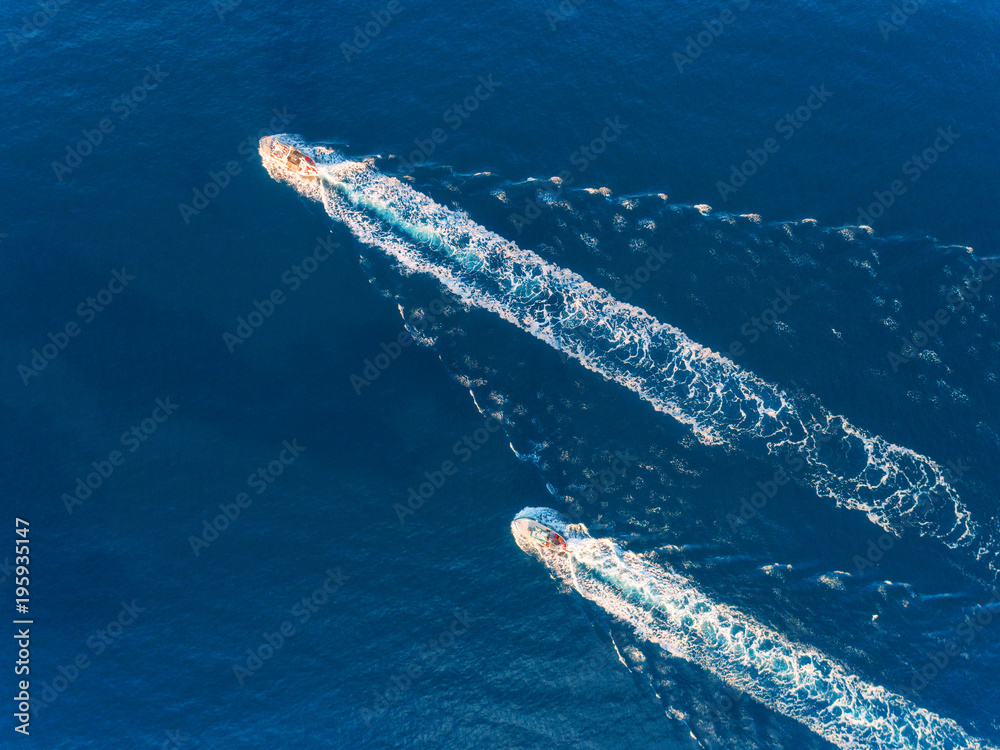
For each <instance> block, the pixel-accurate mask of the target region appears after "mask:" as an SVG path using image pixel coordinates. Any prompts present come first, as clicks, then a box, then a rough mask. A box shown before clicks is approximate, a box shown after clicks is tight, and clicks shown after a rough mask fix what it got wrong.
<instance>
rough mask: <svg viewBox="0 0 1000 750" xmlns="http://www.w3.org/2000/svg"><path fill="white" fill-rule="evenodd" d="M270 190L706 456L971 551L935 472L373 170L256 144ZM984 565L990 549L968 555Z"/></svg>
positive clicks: (961, 513) (286, 145) (312, 151)
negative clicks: (725, 449) (710, 453)
mask: <svg viewBox="0 0 1000 750" xmlns="http://www.w3.org/2000/svg"><path fill="white" fill-rule="evenodd" d="M260 153H261V158H262V162H263V163H264V166H265V167H266V168H267V170H268V172H269V173H270V174H271V176H272V177H274V178H275V179H278V180H282V181H285V182H288V183H290V184H291V185H292V186H293V187H295V188H296V189H297V190H298V191H299V192H300V193H302V194H303V195H306V196H308V197H311V198H313V199H315V200H317V201H320V202H321V203H322V204H323V206H324V207H325V209H326V211H327V213H328V214H329V215H330V216H331V217H332V218H334V219H337V220H338V221H341V222H343V223H344V224H346V225H347V226H348V227H349V228H350V229H351V230H352V231H353V232H354V234H355V235H356V236H357V238H358V239H359V240H360V241H362V242H363V243H366V244H368V245H372V246H374V247H377V248H379V249H380V250H382V251H383V252H384V253H386V254H387V255H388V256H390V257H391V258H392V259H393V260H394V261H395V262H396V263H398V264H399V265H400V266H401V267H402V269H404V271H405V272H407V273H426V274H429V275H430V276H433V277H434V278H435V279H437V280H438V281H439V282H440V283H441V284H443V285H444V286H445V287H446V288H447V289H449V290H450V291H451V292H452V293H453V294H454V295H456V296H457V297H458V298H459V299H461V300H462V301H463V302H464V303H466V304H468V305H474V306H477V307H480V308H484V309H486V310H489V311H491V312H493V313H496V314H497V315H499V316H500V317H502V318H503V319H504V320H507V321H508V322H510V323H512V324H513V325H515V326H518V327H519V328H521V329H523V330H525V331H527V332H528V333H530V334H531V335H532V336H535V337H536V338H538V339H540V340H542V341H545V342H546V343H548V344H549V345H551V346H552V347H554V348H556V349H557V350H559V351H560V352H563V353H565V354H566V355H567V356H568V357H572V358H573V359H575V360H577V361H578V362H580V363H581V364H582V365H583V366H584V367H586V368H588V369H590V370H592V371H594V372H596V373H598V374H600V375H601V376H603V377H604V378H606V379H608V380H611V381H614V382H616V383H618V384H620V385H622V386H624V387H626V388H628V389H630V390H631V391H633V392H635V393H636V394H638V395H639V396H640V397H641V398H643V399H644V400H646V401H647V402H649V403H650V404H651V405H652V406H653V408H655V409H656V410H657V411H660V412H663V413H665V414H669V415H670V416H671V417H673V418H674V419H676V420H678V421H680V422H682V423H683V424H685V425H688V426H689V427H690V428H691V430H692V431H693V432H694V434H695V436H696V437H697V438H698V439H699V440H700V441H701V442H702V443H704V444H707V445H725V446H730V447H736V446H739V447H741V448H743V449H746V450H748V451H750V452H756V453H763V454H770V455H772V456H778V455H780V454H782V453H784V452H786V451H789V450H795V451H796V454H797V455H799V456H801V457H802V458H803V459H804V460H805V463H806V466H805V468H804V469H803V470H802V472H800V473H799V475H798V477H797V478H798V480H799V481H801V482H803V483H805V484H807V485H809V486H812V487H813V488H815V490H816V492H817V493H818V494H819V495H820V496H823V497H827V498H831V499H833V500H834V501H835V502H836V504H837V505H838V506H840V507H843V508H849V509H854V510H861V511H864V512H865V513H867V514H868V517H869V518H870V519H871V520H872V521H873V522H874V523H876V524H878V525H879V526H881V527H882V528H883V529H885V530H887V531H890V532H893V533H895V534H897V535H900V534H901V533H902V531H903V530H904V529H905V528H907V527H913V528H915V529H917V530H918V531H919V533H920V534H921V535H924V536H928V537H931V538H936V539H939V540H941V541H942V542H944V543H945V544H946V545H947V546H949V547H953V548H955V547H973V549H974V550H975V547H977V546H979V545H974V544H973V543H974V542H975V541H976V539H977V537H978V535H979V529H978V524H976V522H975V521H973V520H971V519H970V516H969V512H968V510H967V509H966V508H965V506H964V505H963V503H962V502H961V501H960V499H959V497H958V493H957V492H956V491H955V489H954V488H953V487H951V485H950V484H949V483H948V481H947V479H946V477H945V473H944V471H943V469H942V467H941V466H940V465H938V464H937V463H936V462H934V461H933V460H931V459H930V458H927V457H926V456H922V455H920V454H918V453H915V452H914V451H912V450H910V449H908V448H904V447H901V446H898V445H894V444H892V443H889V442H887V441H886V440H884V439H883V438H881V437H879V436H877V435H870V434H867V433H866V432H865V431H863V430H861V429H859V428H857V427H855V426H853V425H852V424H850V423H849V422H848V421H847V419H846V418H844V417H842V416H837V415H834V414H831V413H830V412H828V411H827V410H826V409H824V408H823V407H822V406H820V405H818V404H814V403H812V402H805V401H803V400H801V399H795V398H792V397H790V396H789V395H788V394H786V393H785V392H784V391H782V390H781V389H779V388H778V387H777V386H774V385H772V384H769V383H766V382H764V381H763V380H761V379H760V378H758V377H757V376H755V375H754V374H753V373H751V372H748V371H746V370H743V369H741V368H740V367H738V366H737V365H736V364H735V363H733V362H732V361H731V360H729V359H727V358H726V357H723V356H722V355H720V354H717V353H716V352H714V351H712V350H710V349H708V348H706V347H704V346H702V345H700V344H698V343H696V342H694V341H692V340H691V339H690V338H688V336H687V335H686V334H685V333H684V332H683V331H681V330H679V329H677V328H675V327H674V326H671V325H669V324H667V323H662V322H660V321H658V320H656V319H655V318H654V317H653V316H651V315H650V314H649V313H647V312H646V311H644V310H642V309H640V308H638V307H635V306H633V305H629V304H626V303H623V302H620V301H619V300H617V299H615V298H614V297H612V296H611V295H610V294H609V293H608V292H606V291H605V290H603V289H601V288H599V287H596V286H594V285H592V284H590V283H589V282H587V281H586V280H585V279H583V278H582V277H581V276H579V275H578V274H576V273H574V272H572V271H570V270H568V269H565V268H560V267H559V266H556V265H553V264H551V263H548V262H546V261H545V260H544V259H543V258H541V257H540V256H539V255H537V254H536V253H534V252H531V251H529V250H524V249H522V248H520V247H518V246H517V245H515V244H514V243H513V242H511V241H509V240H507V239H504V238H503V237H501V236H499V235H497V234H494V233H493V232H490V231H488V230H486V229H484V228H483V227H481V226H479V225H477V224H476V223H475V222H474V221H472V220H471V219H470V218H469V217H468V216H467V215H465V214H464V213H463V212H461V211H456V210H453V209H449V208H446V207H444V206H441V205H440V204H438V203H435V202H434V201H433V200H431V199H430V198H428V197H427V196H425V195H423V194H422V193H420V192H418V191H416V190H414V189H413V188H411V187H409V186H408V185H405V184H404V183H402V182H401V181H400V180H398V179H396V178H394V177H390V176H387V175H384V174H382V173H380V172H379V171H378V170H377V169H375V168H374V166H373V165H372V164H371V163H370V160H369V161H352V160H349V159H347V158H345V157H344V156H343V155H342V154H340V153H339V152H337V151H334V150H331V149H328V148H324V147H310V146H308V145H307V144H306V143H305V142H303V141H302V140H301V139H300V138H299V137H297V136H291V135H278V136H273V137H267V138H263V139H261V143H260ZM975 551H976V552H977V553H978V554H983V553H984V551H985V550H982V549H978V550H975Z"/></svg>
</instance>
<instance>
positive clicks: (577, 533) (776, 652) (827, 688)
mask: <svg viewBox="0 0 1000 750" xmlns="http://www.w3.org/2000/svg"><path fill="white" fill-rule="evenodd" d="M525 515H527V516H529V517H532V518H536V519H538V520H540V521H542V522H543V523H545V524H546V525H548V526H549V527H551V528H553V529H555V530H556V531H558V532H559V533H560V534H562V535H563V537H564V538H565V539H566V541H567V544H568V546H569V547H570V549H572V550H573V553H572V554H565V553H562V552H556V551H551V550H542V549H540V548H539V547H537V546H535V545H534V544H532V543H531V542H530V541H526V540H524V539H523V538H521V537H520V536H519V535H518V534H517V533H516V530H515V529H514V528H513V526H512V528H511V531H512V533H513V534H514V537H515V539H516V540H517V542H518V544H519V545H520V546H521V547H522V549H524V550H525V552H528V553H530V554H534V555H536V556H537V557H539V558H540V559H541V560H542V561H543V562H544V563H545V565H546V566H547V567H548V568H549V570H550V571H551V573H552V574H553V576H554V577H556V578H557V579H559V580H561V581H563V582H565V583H566V584H567V585H569V586H571V587H572V588H574V589H576V591H578V592H579V593H580V594H581V595H582V596H584V597H585V598H587V599H589V600H590V601H592V602H594V603H595V604H597V605H598V606H600V607H601V608H603V609H604V610H606V611H607V612H609V613H610V614H612V615H613V616H615V617H617V618H619V619H620V620H623V621H624V622H627V623H629V624H630V625H632V627H634V628H635V631H636V633H637V634H638V635H639V636H640V637H642V638H643V639H645V640H648V641H651V642H653V643H656V644H658V645H659V646H660V647H662V648H663V649H665V650H666V651H668V652H669V653H671V654H673V655H674V656H678V657H681V658H684V659H687V660H689V661H692V662H694V663H696V664H699V665H701V666H702V667H704V668H706V669H708V670H709V671H711V672H712V673H713V674H715V675H716V676H718V677H719V678H720V679H722V680H723V681H724V682H726V683H727V684H728V685H730V686H731V687H733V688H735V689H737V690H740V691H742V692H744V693H746V694H747V695H750V696H752V697H754V698H755V699H756V700H758V701H760V702H761V703H763V704H764V705H766V706H768V707H769V708H771V709H773V710H775V711H777V712H779V713H781V714H784V715H785V716H788V717H791V718H793V719H796V720H797V721H800V722H802V723H803V724H805V725H806V726H807V727H809V729H811V730H812V731H813V732H816V733H817V734H819V735H821V736H822V737H824V738H825V739H827V740H829V741H830V742H832V743H833V744H835V745H837V746H838V747H842V748H853V749H854V750H860V748H870V749H871V750H889V749H890V748H892V749H893V750H914V749H916V748H920V749H921V750H932V749H936V748H941V749H942V750H945V749H947V750H956V749H957V748H963V750H985V749H987V748H989V747H990V746H988V745H985V744H983V743H982V742H981V741H979V740H977V739H975V738H972V737H969V736H968V735H967V734H966V733H965V732H964V731H963V730H962V728H961V727H960V726H959V725H958V724H957V723H956V722H954V721H953V720H951V719H947V718H944V717H941V716H938V715H937V714H934V713H931V712H930V711H927V710H926V709H923V708H919V707H918V706H916V705H915V704H913V703H912V702H910V701H909V700H907V699H906V698H903V697H902V696H900V695H897V694H895V693H892V692H890V691H888V690H886V689H885V688H882V687H879V686H877V685H873V684H871V683H868V682H865V681H864V680H862V679H861V678H860V677H858V676H856V675H853V674H851V673H850V672H848V671H847V670H846V669H845V668H844V667H843V666H841V665H839V664H837V663H836V662H834V661H833V660H832V659H830V658H828V657H826V656H824V655H823V654H821V653H820V652H818V651H817V650H815V649H813V648H809V647H806V646H802V645H799V644H795V643H792V642H790V641H788V640H787V639H786V638H785V637H784V636H782V635H780V634H779V633H777V632H776V631H774V630H772V629H771V628H769V627H767V626H765V625H762V624H760V623H758V622H755V621H754V620H752V619H750V618H749V617H747V616H746V615H743V614H742V613H740V612H738V611H736V610H734V609H732V608H730V607H727V606H725V605H723V604H719V603H716V602H713V601H712V600H710V599H709V598H708V597H706V596H705V595H704V594H702V593H701V592H700V591H699V590H698V589H697V588H695V586H694V585H692V583H691V582H690V581H689V580H687V579H686V578H684V577H683V576H680V575H678V574H677V573H675V572H673V571H672V570H669V569H664V568H661V567H659V566H657V565H654V564H652V563H650V562H649V561H647V560H645V559H644V558H642V557H640V556H639V555H636V554H634V553H632V552H627V551H624V550H622V549H621V548H620V547H619V546H618V545H617V544H615V543H614V542H613V541H612V540H610V539H594V538H593V537H592V536H590V534H589V533H588V532H587V530H586V528H585V527H584V526H582V525H579V524H577V525H567V524H566V523H565V522H564V521H563V520H562V519H561V517H560V516H559V514H557V513H555V512H554V511H551V510H550V509H547V508H525V509H524V510H522V511H521V512H520V513H519V514H518V516H525Z"/></svg>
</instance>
